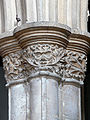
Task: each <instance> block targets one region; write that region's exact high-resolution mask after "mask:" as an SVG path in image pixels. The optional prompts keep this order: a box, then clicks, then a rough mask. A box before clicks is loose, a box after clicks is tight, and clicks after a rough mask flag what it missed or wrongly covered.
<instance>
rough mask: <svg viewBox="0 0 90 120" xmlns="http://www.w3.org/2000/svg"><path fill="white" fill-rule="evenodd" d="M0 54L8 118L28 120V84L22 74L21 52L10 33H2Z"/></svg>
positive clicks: (10, 119)
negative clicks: (6, 96)
mask: <svg viewBox="0 0 90 120" xmlns="http://www.w3.org/2000/svg"><path fill="white" fill-rule="evenodd" d="M3 35H4V38H5V39H4V38H2V39H1V40H0V41H1V44H0V54H1V56H2V58H3V68H4V71H5V78H6V81H7V84H6V86H7V87H8V96H9V97H8V101H9V103H8V104H9V105H8V106H9V118H8V119H9V120H26V119H27V120H29V119H28V117H29V114H28V112H29V109H28V108H29V103H28V102H29V100H28V98H29V97H28V96H29V86H28V83H27V79H26V77H25V76H24V72H25V71H24V66H23V64H22V57H21V56H22V54H21V53H22V52H21V48H20V46H19V45H18V42H17V40H16V39H15V37H14V36H12V35H11V34H8V35H7V34H3Z"/></svg>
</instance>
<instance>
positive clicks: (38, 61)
mask: <svg viewBox="0 0 90 120" xmlns="http://www.w3.org/2000/svg"><path fill="white" fill-rule="evenodd" d="M21 28H22V29H21ZM21 28H20V31H19V28H17V29H16V30H15V31H16V32H15V31H14V34H13V35H11V36H8V37H2V38H0V41H1V45H0V54H1V56H2V57H3V66H4V70H5V76H6V80H7V83H9V82H12V84H13V82H14V81H18V80H19V81H25V79H28V77H29V78H30V77H35V76H37V75H48V76H53V77H57V78H59V80H65V79H66V78H67V79H66V80H67V81H68V80H69V79H68V78H72V81H69V82H78V83H80V84H82V82H81V81H84V77H85V71H86V63H87V62H86V61H87V53H88V51H89V50H90V41H89V40H90V36H88V34H84V33H81V32H80V34H79V33H78V32H75V31H74V32H71V31H70V29H67V27H62V26H61V27H60V25H59V27H58V26H57V25H55V26H50V25H49V26H47V25H46V26H45V25H44V24H43V25H41V26H39V25H37V26H32V27H29V28H24V27H21ZM62 78H63V79H62ZM12 80H13V81H12ZM15 83H16V82H15Z"/></svg>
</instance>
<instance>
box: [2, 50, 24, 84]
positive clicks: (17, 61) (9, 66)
mask: <svg viewBox="0 0 90 120" xmlns="http://www.w3.org/2000/svg"><path fill="white" fill-rule="evenodd" d="M3 68H4V70H5V78H6V80H7V83H9V82H11V81H13V80H18V79H22V78H24V75H23V68H24V67H23V65H22V58H21V51H18V52H15V53H10V54H8V55H7V56H5V57H4V58H3Z"/></svg>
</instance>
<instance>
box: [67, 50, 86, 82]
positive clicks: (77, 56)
mask: <svg viewBox="0 0 90 120" xmlns="http://www.w3.org/2000/svg"><path fill="white" fill-rule="evenodd" d="M66 54H67V56H66V57H65V61H66V65H65V68H66V72H65V78H73V79H76V80H78V81H84V78H85V72H86V64H87V56H86V55H85V54H83V53H79V52H75V51H71V50H66Z"/></svg>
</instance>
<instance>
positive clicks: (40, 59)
mask: <svg viewBox="0 0 90 120" xmlns="http://www.w3.org/2000/svg"><path fill="white" fill-rule="evenodd" d="M38 25H39V24H34V27H32V28H30V29H29V30H28V31H27V30H25V31H24V32H23V31H21V32H20V34H19V35H18V33H16V36H17V39H18V41H19V43H20V45H21V47H22V49H23V61H24V63H23V64H24V65H25V70H26V71H27V76H28V82H29V84H30V120H58V119H59V99H58V82H60V80H61V77H62V74H63V68H64V67H63V66H64V65H63V63H64V56H65V48H66V46H67V43H68V39H67V37H68V34H69V32H68V31H67V30H66V31H64V30H62V29H61V28H60V27H56V26H55V27H53V26H51V25H50V26H49V27H48V26H44V23H43V24H40V26H38ZM47 25H49V24H47Z"/></svg>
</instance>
